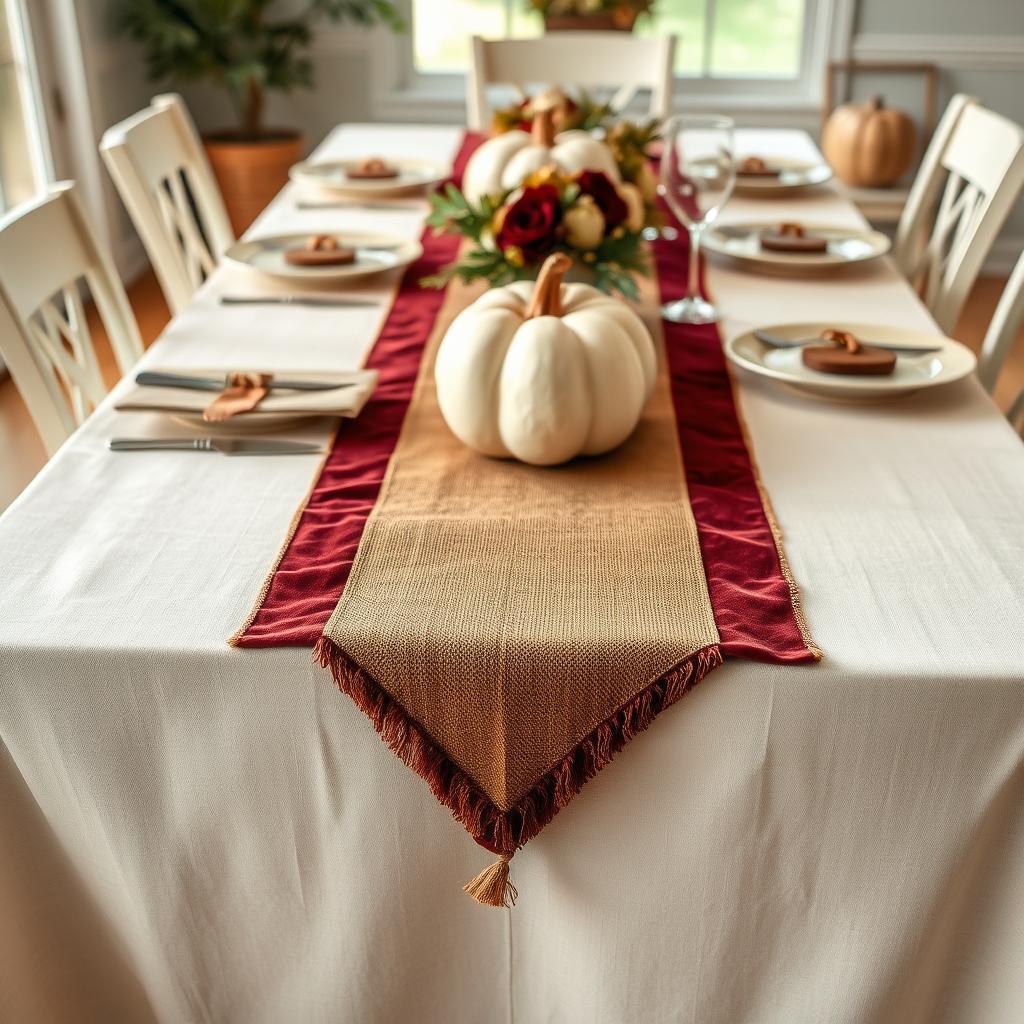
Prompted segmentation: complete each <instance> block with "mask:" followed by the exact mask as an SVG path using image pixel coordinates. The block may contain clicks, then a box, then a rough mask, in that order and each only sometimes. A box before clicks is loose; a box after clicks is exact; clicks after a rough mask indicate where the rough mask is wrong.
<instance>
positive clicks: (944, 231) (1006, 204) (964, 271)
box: [893, 95, 1024, 332]
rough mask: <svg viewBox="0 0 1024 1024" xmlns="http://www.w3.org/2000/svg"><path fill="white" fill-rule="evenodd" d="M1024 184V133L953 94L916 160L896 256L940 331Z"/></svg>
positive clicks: (949, 323)
mask: <svg viewBox="0 0 1024 1024" xmlns="http://www.w3.org/2000/svg"><path fill="white" fill-rule="evenodd" d="M1022 186H1024V131H1022V130H1021V129H1020V128H1019V127H1018V126H1017V125H1015V124H1014V123H1013V122H1012V121H1009V120H1007V119H1006V118H1005V117H1002V116H1000V115H999V114H996V113H993V112H992V111H991V110H986V109H985V108H984V107H982V106H980V105H979V104H978V102H977V101H976V100H974V99H973V98H971V97H969V96H963V95H958V96H954V97H953V99H952V100H951V101H950V104H949V106H948V107H947V109H946V112H945V114H943V116H942V120H941V122H940V123H939V126H938V128H937V129H936V131H935V135H934V136H933V138H932V141H931V143H930V145H929V146H928V150H927V152H926V153H925V155H924V159H923V160H922V162H921V168H920V170H919V171H918V173H917V177H916V179H915V180H914V184H913V186H912V187H911V190H910V195H909V196H908V197H907V205H906V207H905V208H904V211H903V215H902V217H901V218H900V222H899V225H898V226H897V229H896V240H895V244H894V246H893V255H894V257H895V259H896V263H897V265H898V266H899V268H900V270H901V271H902V272H903V273H904V274H905V275H906V277H907V278H908V279H909V280H910V281H912V282H913V283H914V284H915V285H918V286H920V287H922V289H923V296H924V300H925V303H926V305H927V306H928V308H929V310H930V311H931V314H932V316H933V317H935V320H936V322H937V323H938V325H939V327H941V328H942V330H944V331H946V332H949V331H951V330H952V329H953V327H954V326H955V324H956V319H957V317H958V316H959V314H960V311H961V309H962V308H963V304H964V302H965V301H966V299H967V295H968V293H969V292H970V290H971V286H972V285H973V284H974V282H975V280H976V279H977V277H978V272H979V271H980V270H981V265H982V263H983V262H984V259H985V257H986V255H988V251H989V249H990V248H991V246H992V243H993V242H994V241H995V238H996V235H997V234H998V233H999V229H1000V228H1001V227H1002V226H1003V222H1004V221H1005V220H1006V218H1007V216H1008V214H1009V212H1010V210H1011V209H1012V207H1013V204H1014V202H1015V201H1016V199H1017V196H1018V195H1019V194H1020V190H1021V187H1022Z"/></svg>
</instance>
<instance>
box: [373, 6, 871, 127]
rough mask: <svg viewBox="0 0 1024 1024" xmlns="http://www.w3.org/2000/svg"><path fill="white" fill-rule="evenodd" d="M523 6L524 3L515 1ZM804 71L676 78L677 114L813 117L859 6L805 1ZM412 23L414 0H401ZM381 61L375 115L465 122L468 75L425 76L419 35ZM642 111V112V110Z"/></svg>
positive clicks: (396, 44) (392, 42)
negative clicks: (417, 52) (418, 60)
mask: <svg viewBox="0 0 1024 1024" xmlns="http://www.w3.org/2000/svg"><path fill="white" fill-rule="evenodd" d="M512 2H518V0H512ZM805 3H806V13H805V17H804V32H803V39H802V42H801V51H800V53H801V61H800V65H801V72H800V74H799V75H798V76H797V77H795V78H770V77H762V78H746V77H741V76H721V75H716V76H703V75H676V88H675V90H674V95H673V108H674V109H675V110H677V111H687V110H707V109H714V110H717V111H720V112H722V113H731V114H745V115H753V116H754V118H755V119H757V117H758V115H761V116H769V118H770V116H771V115H786V114H791V113H802V114H809V113H814V114H817V112H818V111H819V109H820V106H821V99H822V82H823V79H824V73H825V66H826V64H827V62H828V61H829V60H834V59H843V58H844V57H845V56H846V55H847V54H848V52H849V48H850V40H851V37H852V33H853V18H854V9H855V0H805ZM400 7H401V9H402V12H403V15H404V16H405V17H406V19H407V20H408V21H409V23H410V24H411V21H412V3H411V0H401V3H400ZM380 43H381V46H382V47H383V48H385V49H386V51H387V52H383V53H381V54H380V56H381V58H382V59H380V60H377V61H375V62H374V68H375V78H374V82H373V86H372V87H373V110H374V115H375V116H376V117H378V118H380V119H382V120H392V121H401V120H406V119H408V118H409V117H410V116H412V117H415V118H416V119H417V120H422V121H432V122H447V123H458V122H461V121H464V120H465V116H466V115H465V96H466V76H465V75H464V74H442V73H432V72H421V71H417V70H416V67H415V56H414V53H413V37H412V32H411V31H410V32H405V33H402V34H401V35H397V36H387V37H382V38H381V39H380ZM637 109H638V110H640V109H642V108H641V107H638V108H637Z"/></svg>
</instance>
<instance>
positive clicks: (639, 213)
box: [618, 181, 647, 231]
mask: <svg viewBox="0 0 1024 1024" xmlns="http://www.w3.org/2000/svg"><path fill="white" fill-rule="evenodd" d="M618 188H619V195H620V196H622V200H623V202H624V203H625V204H626V209H627V210H629V213H627V214H626V221H625V227H626V230H627V231H639V230H640V229H641V228H642V227H643V226H644V221H645V220H646V219H647V210H646V204H645V203H644V197H643V194H642V193H641V191H640V189H639V188H637V186H636V185H631V184H630V183H629V182H628V181H627V182H623V183H622V184H621V185H619V187H618Z"/></svg>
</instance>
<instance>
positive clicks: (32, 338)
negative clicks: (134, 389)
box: [0, 182, 142, 454]
mask: <svg viewBox="0 0 1024 1024" xmlns="http://www.w3.org/2000/svg"><path fill="white" fill-rule="evenodd" d="M0 267H2V268H3V270H2V273H0V321H2V322H0V356H2V357H3V360H4V362H5V363H6V364H7V368H8V369H9V370H10V372H11V377H12V378H13V380H14V383H15V386H16V387H17V388H18V391H19V392H20V393H21V396H22V398H23V399H24V401H25V404H26V405H27V406H28V410H29V413H30V414H31V416H32V419H33V421H34V422H35V424H36V426H37V428H38V429H39V433H40V434H41V435H42V438H43V443H44V444H45V446H46V449H47V451H48V452H50V453H51V454H52V453H53V452H54V451H56V450H57V448H59V447H60V445H61V444H62V443H63V441H64V439H65V438H66V437H67V436H68V434H70V433H71V432H72V431H73V430H74V429H75V427H76V426H77V425H78V424H79V423H81V422H82V421H83V420H84V419H85V418H86V416H88V415H89V413H90V412H92V410H93V409H94V408H95V407H96V405H97V404H98V403H99V402H100V401H101V400H102V399H103V396H104V395H105V394H106V392H107V389H106V387H105V386H104V383H103V377H102V375H101V373H100V369H99V365H98V363H97V361H96V351H95V349H94V348H93V343H92V336H91V334H90V332H89V325H88V323H87V321H86V316H85V310H84V308H83V305H82V294H81V285H82V282H83V281H84V283H85V284H86V285H87V286H88V289H89V292H90V294H91V296H92V300H93V302H94V303H95V304H96V310H97V312H98V313H99V316H100V319H101V320H102V321H103V326H104V327H105V329H106V331H107V336H108V337H109V339H110V344H111V348H112V349H113V350H114V356H115V358H116V359H117V364H118V366H119V367H120V369H121V372H122V373H127V372H128V371H129V370H130V369H131V368H132V366H133V365H134V364H135V362H136V361H137V360H138V358H139V356H141V355H142V341H141V339H140V338H139V329H138V325H137V324H136V322H135V317H134V315H133V313H132V310H131V307H130V306H129V305H128V298H127V296H126V295H125V292H124V288H123V287H122V285H121V281H120V279H119V278H118V276H117V271H116V270H115V269H114V265H113V262H112V260H111V259H110V257H109V256H108V255H107V253H106V252H104V251H103V249H102V248H101V247H100V245H99V243H98V242H97V241H96V234H95V232H94V231H93V229H92V226H91V225H90V224H89V221H88V218H87V217H86V214H85V211H84V210H83V208H82V205H81V203H80V202H79V200H78V196H77V194H76V192H75V188H74V185H73V184H72V183H71V182H61V183H60V184H57V185H54V186H52V187H51V189H50V191H49V193H48V194H47V195H45V196H42V197H41V198H39V199H34V200H31V201H30V202H28V203H24V204H23V205H21V206H19V207H16V208H15V209H13V210H11V211H10V213H8V214H7V215H6V216H5V217H3V218H2V219H0Z"/></svg>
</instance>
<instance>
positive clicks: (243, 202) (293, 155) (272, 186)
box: [203, 131, 302, 235]
mask: <svg viewBox="0 0 1024 1024" xmlns="http://www.w3.org/2000/svg"><path fill="white" fill-rule="evenodd" d="M203 143H204V145H205V146H206V154H207V156H208V157H209V158H210V165H211V167H212V168H213V175H214V177H215V178H216V179H217V184H218V185H219V186H220V191H221V194H222V195H223V196H224V205H225V206H226V207H227V209H228V217H229V218H230V220H231V226H232V228H234V230H235V234H236V235H241V233H242V232H243V231H244V230H245V229H246V228H247V227H248V226H249V225H250V224H251V223H252V222H253V221H254V220H255V219H256V217H257V215H258V214H259V213H261V212H262V211H263V209H264V208H265V207H266V205H267V203H269V202H270V200H271V199H273V198H274V196H276V195H277V193H278V192H280V191H281V189H282V188H283V187H284V185H285V184H286V183H287V181H288V168H289V167H291V166H292V164H295V163H298V161H299V160H301V159H302V136H301V135H299V134H298V133H297V132H285V131H282V132H275V133H274V134H273V135H272V136H270V137H268V138H266V139H260V140H259V141H255V142H250V141H246V140H245V139H244V138H239V137H238V136H237V135H234V134H233V133H231V132H221V133H218V134H217V135H208V136H206V137H205V138H204V139H203Z"/></svg>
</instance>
